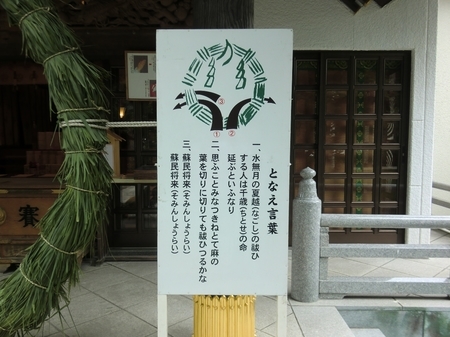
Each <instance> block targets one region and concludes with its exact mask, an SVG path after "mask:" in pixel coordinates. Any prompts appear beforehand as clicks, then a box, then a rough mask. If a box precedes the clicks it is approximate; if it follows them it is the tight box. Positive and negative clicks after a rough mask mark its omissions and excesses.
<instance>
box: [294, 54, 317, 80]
mask: <svg viewBox="0 0 450 337" xmlns="http://www.w3.org/2000/svg"><path fill="white" fill-rule="evenodd" d="M318 66H319V62H318V61H317V60H298V61H297V76H296V80H297V81H296V84H297V85H314V84H317V83H318V80H319V75H318Z"/></svg>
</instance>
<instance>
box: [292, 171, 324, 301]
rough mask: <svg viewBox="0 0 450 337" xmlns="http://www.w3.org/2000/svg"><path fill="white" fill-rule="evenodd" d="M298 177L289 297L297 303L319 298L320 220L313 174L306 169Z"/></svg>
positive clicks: (318, 202) (319, 202) (294, 202)
mask: <svg viewBox="0 0 450 337" xmlns="http://www.w3.org/2000/svg"><path fill="white" fill-rule="evenodd" d="M300 175H301V176H302V178H303V179H302V181H301V182H300V185H299V195H298V196H297V197H296V198H295V199H294V201H293V218H292V221H293V224H292V271H291V273H292V274H291V279H292V285H291V297H292V298H293V299H294V300H297V301H300V302H316V301H317V300H318V299H319V258H320V217H321V214H322V202H321V201H320V199H319V198H318V197H317V190H316V182H315V181H314V180H313V178H314V176H315V175H316V172H315V171H314V170H313V169H311V168H309V167H307V168H305V169H304V170H303V171H302V172H301V173H300Z"/></svg>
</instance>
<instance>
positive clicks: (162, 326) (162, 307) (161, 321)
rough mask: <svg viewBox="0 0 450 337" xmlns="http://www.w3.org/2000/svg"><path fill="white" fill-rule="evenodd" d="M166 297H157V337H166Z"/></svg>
mask: <svg viewBox="0 0 450 337" xmlns="http://www.w3.org/2000/svg"><path fill="white" fill-rule="evenodd" d="M168 333H169V332H168V329H167V295H158V337H167V336H168Z"/></svg>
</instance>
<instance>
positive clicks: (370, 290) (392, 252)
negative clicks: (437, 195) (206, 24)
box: [291, 168, 450, 302]
mask: <svg viewBox="0 0 450 337" xmlns="http://www.w3.org/2000/svg"><path fill="white" fill-rule="evenodd" d="M315 175H316V173H315V171H314V170H312V169H310V168H306V169H304V170H303V171H302V172H301V176H302V178H303V180H302V181H301V182H300V186H299V187H300V188H299V195H298V196H297V197H296V198H295V199H294V202H293V229H292V286H291V297H292V298H293V299H295V300H298V301H300V302H315V301H317V300H318V299H319V298H342V297H344V296H347V295H361V296H399V295H408V294H421V295H438V294H445V295H447V294H450V279H449V278H414V277H410V278H400V277H394V278H387V277H386V278H382V277H329V276H328V258H329V257H343V258H348V257H365V258H366V257H369V258H380V257H386V258H414V259H425V258H449V257H450V245H434V244H433V245H430V244H419V245H415V244H414V245H412V244H330V243H329V236H328V230H329V228H330V227H345V228H383V229H397V228H432V229H436V228H447V229H448V228H450V216H410V215H375V214H374V215H359V214H357V215H356V214H322V213H321V204H322V203H321V201H320V199H319V198H318V197H317V192H316V183H315V181H314V180H313V178H314V176H315Z"/></svg>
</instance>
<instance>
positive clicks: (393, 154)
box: [381, 150, 399, 173]
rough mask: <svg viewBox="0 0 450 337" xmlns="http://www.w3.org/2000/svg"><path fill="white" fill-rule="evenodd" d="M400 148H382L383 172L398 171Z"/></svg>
mask: <svg viewBox="0 0 450 337" xmlns="http://www.w3.org/2000/svg"><path fill="white" fill-rule="evenodd" d="M398 160H399V150H382V151H381V172H382V173H393V172H398V164H399V162H398Z"/></svg>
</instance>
